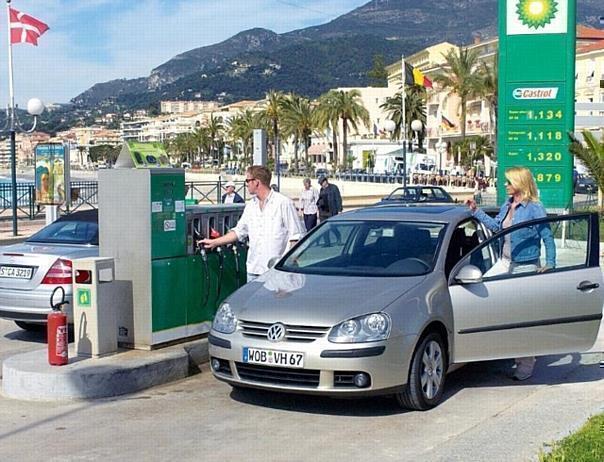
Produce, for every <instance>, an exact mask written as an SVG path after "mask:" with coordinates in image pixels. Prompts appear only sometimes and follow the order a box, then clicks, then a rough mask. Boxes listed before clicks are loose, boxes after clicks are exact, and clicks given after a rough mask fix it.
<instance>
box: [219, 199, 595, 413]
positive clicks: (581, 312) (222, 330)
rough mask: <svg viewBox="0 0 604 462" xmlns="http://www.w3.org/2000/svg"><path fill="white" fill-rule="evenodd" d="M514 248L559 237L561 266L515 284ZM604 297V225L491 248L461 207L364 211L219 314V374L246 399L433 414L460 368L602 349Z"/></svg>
mask: <svg viewBox="0 0 604 462" xmlns="http://www.w3.org/2000/svg"><path fill="white" fill-rule="evenodd" d="M536 233H537V234H536ZM548 233H550V234H548ZM506 236H507V237H510V236H511V242H512V243H514V242H515V241H517V239H521V241H520V243H521V244H523V243H524V242H531V243H532V244H535V242H533V241H534V240H535V239H536V244H537V245H538V247H537V248H540V238H539V236H543V237H544V238H546V239H548V240H549V239H551V238H552V237H553V238H554V243H555V245H556V252H557V255H556V260H555V265H552V267H551V268H549V269H547V270H546V271H544V270H543V267H541V268H540V267H538V265H537V264H532V265H528V264H524V265H522V264H520V263H518V264H516V265H515V266H514V268H515V269H514V270H509V268H507V267H506V266H505V265H504V263H505V261H504V260H502V259H501V258H500V255H501V252H500V249H502V248H503V244H504V243H505V242H506ZM535 236H537V237H535ZM512 245H514V244H512ZM520 247H521V249H526V246H523V245H521V246H520ZM515 252H516V251H515V250H514V249H512V258H515V257H514V255H515ZM531 256H532V255H531ZM548 257H551V253H550V254H549V255H548ZM540 258H541V262H542V265H544V264H545V259H544V258H543V255H541V257H540ZM550 263H551V262H550ZM513 264H514V263H513ZM519 287H521V288H522V290H518V288H519ZM603 288H604V285H603V279H602V272H601V270H600V268H599V235H598V215H597V214H596V213H584V214H574V215H565V216H558V217H551V218H549V217H547V218H542V219H539V220H534V221H531V222H525V223H521V224H518V225H515V226H512V227H510V228H507V229H506V230H504V231H503V232H501V233H498V234H496V235H491V233H490V232H489V231H488V230H487V229H486V228H485V227H484V226H483V225H482V224H481V223H480V222H478V221H477V220H476V219H475V218H474V217H473V216H472V215H471V213H470V212H469V211H468V210H467V209H466V208H463V207H456V206H450V205H446V206H445V205H442V206H430V207H420V206H417V207H408V206H407V207H404V206H401V207H394V206H393V207H371V208H366V209H360V210H355V211H351V212H348V213H344V214H340V215H337V216H336V217H333V218H330V219H329V220H327V221H325V222H324V223H323V224H321V225H320V226H319V227H317V228H315V229H314V230H313V231H312V232H310V233H309V234H308V235H307V236H305V237H304V238H303V239H302V240H301V241H300V242H299V243H298V244H297V245H296V246H295V247H294V248H293V249H292V250H290V251H289V252H288V253H287V254H286V255H285V256H284V257H283V258H282V259H281V260H280V261H278V262H277V264H276V265H275V266H274V267H273V268H272V269H270V270H269V271H268V272H267V273H265V274H264V275H262V276H261V277H259V278H258V279H256V280H255V281H252V282H250V283H248V284H246V285H245V286H243V287H242V288H240V289H239V290H237V291H236V292H235V293H234V294H232V295H231V296H230V297H229V298H228V299H227V300H226V301H225V302H224V303H223V304H222V305H221V306H220V308H219V309H218V312H217V314H216V316H215V318H214V322H213V326H212V329H211V332H210V335H209V344H210V347H209V348H210V349H209V353H210V365H211V368H212V372H213V374H214V376H215V377H216V378H217V379H219V380H222V381H225V382H227V383H229V384H231V385H232V386H234V387H251V388H261V389H267V390H275V391H285V392H293V393H306V394H320V395H331V396H340V397H344V396H348V397H354V396H363V395H368V394H393V395H395V396H396V398H397V401H398V403H399V404H400V405H401V406H402V407H405V408H411V409H418V410H425V409H429V408H431V407H433V406H435V405H437V404H438V403H439V401H440V400H441V399H442V396H443V390H444V386H445V379H446V372H447V371H448V370H450V369H451V368H452V366H453V365H455V364H459V363H467V362H472V361H484V360H495V359H502V358H515V357H523V356H540V355H549V354H566V353H569V352H580V351H585V350H587V349H589V348H590V347H592V346H593V344H594V342H595V341H596V338H597V334H598V329H599V326H600V321H601V319H602V303H603V301H604V291H603V290H604V289H603Z"/></svg>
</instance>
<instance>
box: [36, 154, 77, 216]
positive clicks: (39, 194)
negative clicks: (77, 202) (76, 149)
mask: <svg viewBox="0 0 604 462" xmlns="http://www.w3.org/2000/svg"><path fill="white" fill-rule="evenodd" d="M67 152H68V151H67V147H66V146H64V145H63V144H55V143H48V144H38V145H37V146H36V149H35V151H34V155H35V166H36V171H35V175H36V176H35V185H36V204H39V205H63V204H64V203H65V200H66V198H67V197H69V196H68V194H69V171H68V170H69V158H68V154H67Z"/></svg>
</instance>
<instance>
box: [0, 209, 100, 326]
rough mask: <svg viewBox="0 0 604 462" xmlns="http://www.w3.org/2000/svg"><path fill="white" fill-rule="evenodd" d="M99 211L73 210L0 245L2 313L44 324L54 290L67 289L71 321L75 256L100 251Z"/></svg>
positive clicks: (20, 322) (23, 323)
mask: <svg viewBox="0 0 604 462" xmlns="http://www.w3.org/2000/svg"><path fill="white" fill-rule="evenodd" d="M97 212H98V211H97V210H86V211H81V212H74V213H72V214H70V215H66V216H64V217H61V218H59V219H58V220H57V221H55V222H54V223H51V224H49V225H48V226H45V227H44V228H42V229H41V230H40V231H38V232H37V233H36V234H34V235H33V236H31V237H30V238H28V239H26V240H25V241H24V242H23V243H20V244H13V245H9V246H4V247H0V318H4V319H9V320H13V321H15V323H16V324H17V325H18V326H19V327H21V328H23V329H26V330H32V329H36V328H40V327H41V326H42V325H44V324H45V323H46V317H47V315H48V313H49V312H50V310H51V308H50V296H51V294H52V291H53V290H54V289H55V287H57V286H63V288H64V289H65V296H66V300H67V301H68V302H69V304H68V305H65V307H64V308H65V310H66V313H67V316H68V320H69V322H73V319H72V318H73V316H72V312H73V309H72V307H73V304H72V302H73V300H72V280H71V279H72V277H71V274H72V260H73V259H75V258H86V257H97V256H98V255H99V247H98V245H99V227H98V213H97Z"/></svg>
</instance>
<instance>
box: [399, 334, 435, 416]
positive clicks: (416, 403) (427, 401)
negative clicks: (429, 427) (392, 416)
mask: <svg viewBox="0 0 604 462" xmlns="http://www.w3.org/2000/svg"><path fill="white" fill-rule="evenodd" d="M446 371H447V355H446V350H445V344H444V341H443V339H442V337H441V335H440V334H438V333H436V332H432V333H430V334H428V335H426V336H425V337H424V338H423V339H422V340H421V342H420V343H419V345H418V346H417V348H416V349H415V352H414V353H413V358H412V359H411V367H410V370H409V378H408V380H407V385H406V387H405V389H404V390H403V391H401V392H400V393H398V394H397V395H396V399H397V401H398V403H399V405H400V406H402V407H404V408H405V409H414V410H418V411H425V410H427V409H431V408H433V407H434V406H436V405H437V404H438V403H439V402H440V400H441V398H442V395H443V391H444V388H445V374H446Z"/></svg>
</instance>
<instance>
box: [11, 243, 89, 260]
mask: <svg viewBox="0 0 604 462" xmlns="http://www.w3.org/2000/svg"><path fill="white" fill-rule="evenodd" d="M0 253H24V254H38V255H57V256H60V257H68V258H72V259H73V258H79V257H88V256H96V255H98V253H99V248H98V246H96V245H65V244H44V243H27V242H22V243H20V244H13V245H7V246H4V247H0Z"/></svg>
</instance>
